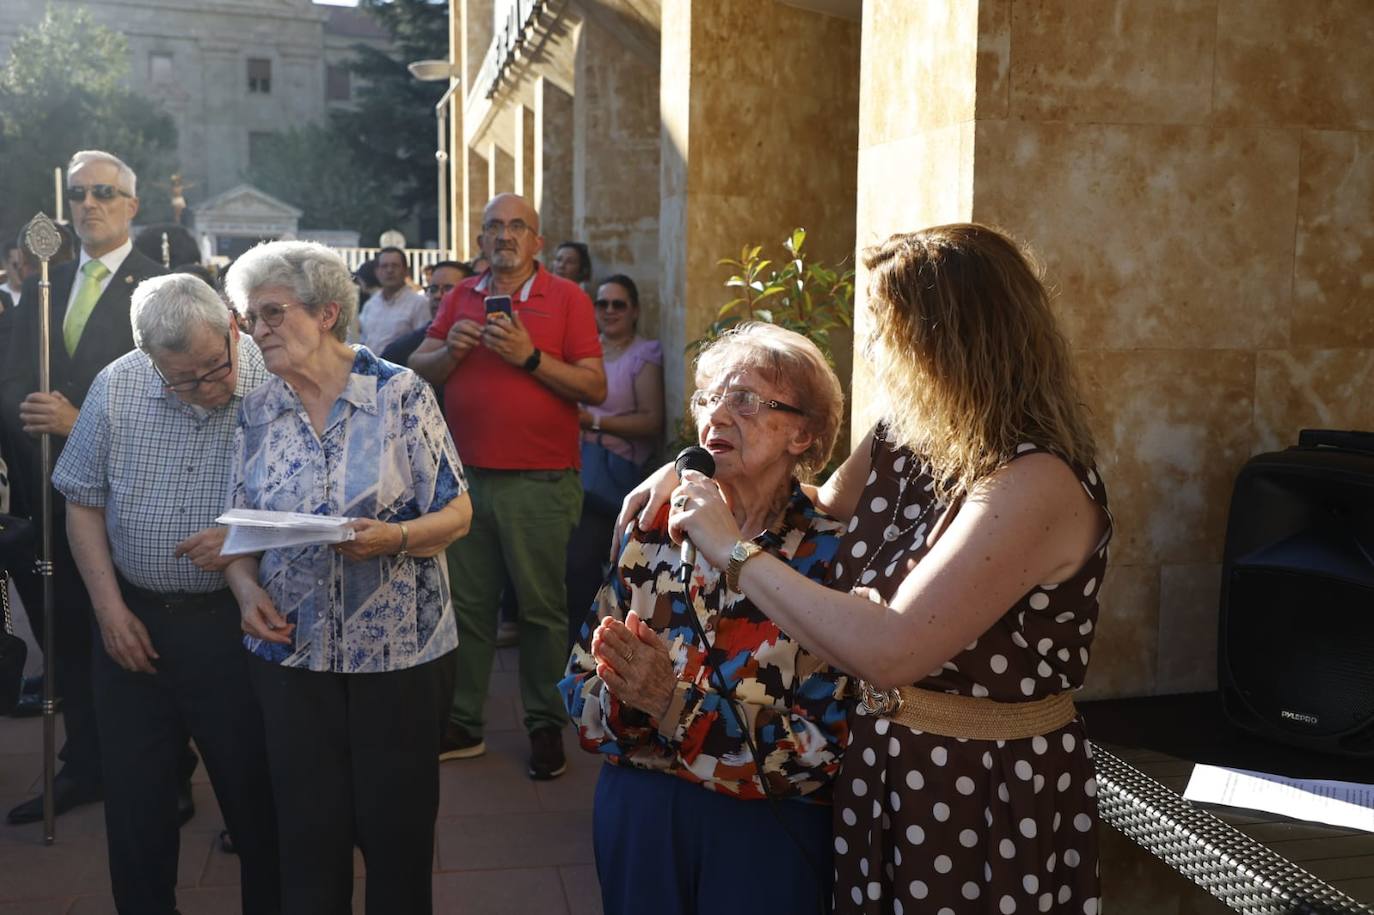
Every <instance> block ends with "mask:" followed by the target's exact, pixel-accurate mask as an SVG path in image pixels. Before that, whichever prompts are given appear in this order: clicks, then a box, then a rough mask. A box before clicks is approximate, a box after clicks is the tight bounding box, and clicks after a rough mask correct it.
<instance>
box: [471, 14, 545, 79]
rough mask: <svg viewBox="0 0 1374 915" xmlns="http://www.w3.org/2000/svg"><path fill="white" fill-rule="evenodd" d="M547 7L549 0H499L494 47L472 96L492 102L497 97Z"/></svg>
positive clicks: (484, 59)
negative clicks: (534, 26) (521, 49)
mask: <svg viewBox="0 0 1374 915" xmlns="http://www.w3.org/2000/svg"><path fill="white" fill-rule="evenodd" d="M546 5H547V0H496V3H495V4H494V8H493V10H492V15H493V19H494V21H493V29H492V39H491V46H490V47H488V48H487V53H486V56H484V57H483V58H482V66H481V68H480V69H478V71H477V78H476V79H475V80H473V84H472V86H470V87H469V90H468V91H469V95H473V96H479V97H482V98H491V97H492V96H493V95H495V94H496V88H497V86H498V85H500V82H501V77H502V75H503V74H504V73H505V71H506V68H507V67H509V66H510V64H511V62H512V61H514V60H515V55H516V51H517V50H518V49H519V47H520V45H521V44H523V43H524V41H525V39H526V38H527V37H528V32H529V30H530V28H531V27H532V26H533V25H534V23H535V21H536V20H538V18H539V15H540V13H541V12H542V11H543V8H544V7H545V6H546Z"/></svg>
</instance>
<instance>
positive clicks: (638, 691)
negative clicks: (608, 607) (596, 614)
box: [592, 610, 677, 718]
mask: <svg viewBox="0 0 1374 915" xmlns="http://www.w3.org/2000/svg"><path fill="white" fill-rule="evenodd" d="M592 657H593V658H595V659H596V675H597V676H598V677H600V678H601V681H602V682H603V683H605V684H606V686H607V687H608V688H609V689H610V691H611V692H612V693H614V694H615V697H616V698H617V699H619V700H620V701H621V702H622V703H623V704H625V705H628V706H630V707H631V708H636V709H639V710H640V711H641V712H644V713H645V714H646V715H650V716H652V717H654V718H662V717H663V716H664V715H665V714H666V713H667V711H668V706H669V704H670V703H671V702H672V701H673V688H674V687H675V686H676V685H677V675H676V674H675V673H674V672H673V661H672V658H670V657H669V656H668V646H667V645H665V644H664V643H663V639H661V638H659V635H658V633H657V632H654V630H653V629H651V628H650V627H649V624H648V623H646V622H644V621H643V620H642V619H640V618H639V614H638V613H636V612H635V611H633V610H631V611H630V612H629V613H627V614H626V615H625V621H624V622H623V623H622V622H621V621H620V620H618V619H615V618H614V617H610V616H608V617H605V618H604V619H602V621H601V625H599V626H597V627H596V631H595V632H594V633H592Z"/></svg>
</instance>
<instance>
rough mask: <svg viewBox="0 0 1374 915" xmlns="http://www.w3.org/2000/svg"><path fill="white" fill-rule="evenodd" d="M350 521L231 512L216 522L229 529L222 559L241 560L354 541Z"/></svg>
mask: <svg viewBox="0 0 1374 915" xmlns="http://www.w3.org/2000/svg"><path fill="white" fill-rule="evenodd" d="M352 520H353V519H352V518H340V517H337V516H331V515H307V514H304V513H302V512H269V511H258V510H257V509H252V508H234V509H230V510H229V511H227V512H225V513H224V514H222V515H220V516H219V517H218V518H216V519H215V521H216V522H217V523H219V524H227V525H229V535H228V536H227V537H225V538H224V548H223V549H222V550H221V551H220V553H221V555H224V556H242V555H243V554H245V553H261V552H262V551H263V550H271V549H279V548H281V547H286V546H303V545H306V544H311V543H342V542H343V541H345V540H352V539H353V529H352V528H351V527H349V526H348V523H349V522H350V521H352Z"/></svg>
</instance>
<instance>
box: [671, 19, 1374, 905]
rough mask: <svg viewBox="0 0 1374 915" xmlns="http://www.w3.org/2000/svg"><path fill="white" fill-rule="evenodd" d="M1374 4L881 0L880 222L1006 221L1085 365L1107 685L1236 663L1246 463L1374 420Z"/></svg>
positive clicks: (864, 143)
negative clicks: (1228, 584)
mask: <svg viewBox="0 0 1374 915" xmlns="http://www.w3.org/2000/svg"><path fill="white" fill-rule="evenodd" d="M671 6H673V4H671V3H669V4H665V23H664V36H665V41H666V40H668V38H669V36H670V35H671V34H672V31H671V30H670V28H669V25H668V23H667V21H666V14H667V10H668V9H669V8H670V7H671ZM1371 28H1374V7H1371V6H1370V5H1369V4H1360V3H1355V4H1328V5H1324V6H1323V7H1322V9H1321V13H1320V15H1315V14H1311V11H1310V10H1306V9H1305V8H1302V7H1298V6H1294V5H1291V4H1283V3H1277V2H1270V3H1261V4H1254V3H1243V2H1241V0H1215V2H1206V3H1203V2H1191V0H1174V2H1169V3H1166V4H1162V5H1152V4H1139V3H1132V2H1130V0H1040V2H1037V3H1034V4H1029V3H1025V4H1013V3H1009V2H1006V0H979V2H978V3H976V4H973V3H963V4H960V3H954V2H929V3H916V4H913V3H910V2H906V0H865V3H864V5H863V78H862V86H863V89H862V93H863V96H862V99H861V102H860V143H859V145H860V152H859V163H860V165H859V189H858V203H859V206H858V240H859V242H860V244H861V245H862V244H863V243H865V242H867V241H870V240H877V239H881V238H883V237H885V236H886V235H887V234H889V233H891V232H894V231H899V230H913V229H919V228H921V227H923V226H928V225H931V224H934V223H942V222H948V221H951V220H961V219H973V220H976V221H978V222H983V223H988V224H992V225H996V226H998V227H1000V228H1002V229H1003V230H1005V231H1006V232H1008V233H1009V234H1010V235H1012V236H1013V237H1014V238H1016V239H1017V240H1018V241H1020V242H1022V243H1024V244H1026V245H1028V246H1029V247H1030V248H1031V249H1032V250H1033V251H1034V253H1035V254H1036V255H1037V258H1038V260H1039V261H1040V262H1041V263H1043V265H1044V270H1045V277H1046V280H1047V283H1048V285H1049V287H1050V289H1051V290H1052V291H1053V293H1054V296H1055V297H1054V308H1055V311H1056V313H1057V315H1058V317H1059V320H1060V326H1061V328H1062V330H1063V331H1064V334H1065V336H1066V337H1067V339H1068V341H1069V343H1070V345H1071V346H1072V348H1073V351H1074V354H1075V358H1076V360H1077V363H1078V368H1079V371H1080V374H1081V376H1082V378H1083V381H1084V385H1083V397H1084V400H1085V401H1086V402H1087V404H1088V406H1089V408H1090V409H1091V418H1092V420H1093V423H1094V432H1095V436H1096V441H1097V447H1098V467H1099V470H1100V472H1101V474H1102V476H1103V478H1104V480H1105V481H1106V484H1107V487H1108V489H1109V490H1110V492H1111V499H1112V509H1113V514H1114V516H1115V520H1116V536H1115V539H1114V540H1113V543H1112V566H1111V569H1110V570H1109V571H1108V573H1107V577H1106V579H1105V580H1104V583H1103V591H1102V597H1101V604H1102V619H1101V620H1100V623H1099V625H1098V627H1097V629H1096V633H1097V636H1096V639H1095V642H1094V644H1093V661H1092V665H1091V668H1090V670H1089V674H1088V678H1087V683H1086V685H1085V688H1084V695H1086V696H1091V697H1093V698H1100V697H1106V696H1130V695H1143V694H1152V693H1173V692H1186V691H1194V690H1205V689H1211V688H1213V687H1214V686H1215V684H1216V680H1215V659H1216V636H1217V607H1218V602H1217V594H1218V590H1219V587H1220V560H1221V557H1222V548H1223V545H1224V541H1225V528H1226V514H1227V505H1228V502H1229V496H1230V491H1231V487H1232V485H1233V482H1234V479H1235V475H1236V472H1237V471H1238V469H1239V468H1240V466H1241V465H1242V464H1243V463H1244V461H1245V460H1246V459H1247V458H1248V457H1249V456H1250V455H1252V454H1255V453H1257V452H1261V451H1269V450H1277V449H1280V448H1283V447H1285V446H1287V445H1289V444H1292V443H1293V442H1294V441H1296V436H1297V432H1298V430H1299V429H1301V428H1303V427H1304V426H1325V427H1328V428H1344V429H1360V428H1370V427H1371V426H1372V425H1374V399H1371V398H1369V397H1368V396H1366V395H1365V391H1366V390H1367V388H1368V386H1369V383H1370V382H1369V379H1370V378H1374V317H1371V315H1374V309H1371V308H1370V307H1369V306H1370V302H1371V300H1370V295H1369V288H1368V287H1369V284H1368V283H1367V282H1366V283H1365V284H1364V287H1363V288H1361V287H1360V286H1359V280H1358V279H1357V278H1358V277H1360V276H1365V277H1368V276H1370V275H1374V142H1371V140H1370V136H1371V134H1370V131H1371V129H1374V83H1371V82H1370V80H1369V79H1368V78H1367V74H1368V73H1370V72H1372V71H1374V45H1371V44H1370V42H1369V41H1368V40H1367V36H1368V35H1369V33H1370V29H1371ZM697 47H698V45H697V44H696V43H695V42H694V43H693V44H692V49H693V51H695V50H696V49H697ZM669 351H670V352H671V350H669ZM867 394H868V390H867V389H865V388H864V387H861V386H859V385H856V387H855V396H856V399H857V400H859V402H860V403H861V404H862V403H863V401H864V399H865V398H866V397H867ZM861 429H862V426H861V425H860V424H858V423H856V424H855V434H856V435H857V434H859V432H860V431H861ZM1106 874H1107V869H1106V868H1104V876H1105V875H1106ZM1109 892H1110V890H1109ZM1123 895H1124V894H1123Z"/></svg>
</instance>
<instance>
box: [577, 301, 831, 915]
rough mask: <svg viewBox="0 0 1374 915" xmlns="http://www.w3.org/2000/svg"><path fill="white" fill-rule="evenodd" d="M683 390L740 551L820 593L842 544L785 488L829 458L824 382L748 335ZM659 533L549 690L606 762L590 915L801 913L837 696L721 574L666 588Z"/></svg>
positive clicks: (610, 587) (773, 335) (814, 886)
mask: <svg viewBox="0 0 1374 915" xmlns="http://www.w3.org/2000/svg"><path fill="white" fill-rule="evenodd" d="M696 380H697V386H698V388H699V390H697V391H696V393H695V394H694V395H693V396H692V401H691V404H692V415H693V417H694V419H695V420H696V426H697V435H698V439H699V441H700V443H701V445H702V446H703V447H705V448H706V450H708V451H709V452H711V455H712V456H713V458H714V459H715V464H716V473H715V477H714V482H715V483H716V484H717V485H718V486H719V487H720V490H721V492H722V493H723V495H724V497H725V500H726V502H727V503H728V504H729V505H730V508H731V511H732V512H733V513H734V516H735V518H736V520H737V521H738V522H739V524H740V529H741V531H742V532H743V537H744V539H743V540H741V541H740V543H739V544H737V548H738V549H739V550H741V551H746V552H747V551H758V550H763V551H766V552H768V553H771V554H773V555H775V556H777V557H778V558H780V559H782V560H783V561H784V562H786V563H788V564H789V565H790V566H791V567H792V568H794V569H796V570H797V571H799V572H801V573H802V574H804V575H806V576H809V577H811V578H814V579H816V580H817V581H822V580H824V579H825V577H826V576H827V574H828V573H829V570H830V565H831V562H832V560H833V559H834V556H835V553H836V550H837V547H838V541H839V536H840V534H841V532H842V531H843V527H842V525H841V524H840V523H839V522H837V521H835V520H834V519H833V518H830V517H828V516H826V515H824V514H822V513H820V512H819V511H817V510H816V507H815V506H814V505H813V504H812V502H811V500H810V499H808V498H807V497H806V495H805V493H803V491H802V489H801V486H800V483H799V479H798V478H799V477H803V478H805V477H809V476H810V475H811V474H813V473H814V472H815V471H816V470H818V469H820V468H821V467H823V466H824V465H825V462H826V460H827V459H828V458H829V456H830V450H831V448H832V446H833V445H834V443H835V436H836V434H837V431H838V429H839V425H840V416H841V412H842V409H843V395H842V394H841V392H840V385H839V381H838V380H837V379H836V378H835V373H834V372H833V371H831V369H830V366H829V365H827V364H826V361H825V358H824V357H823V356H822V355H821V353H820V351H819V350H818V349H817V348H816V346H815V344H813V343H812V342H811V341H809V340H807V339H806V338H805V337H803V336H801V335H800V334H796V333H793V332H792V331H788V330H783V329H782V328H779V327H775V326H773V325H770V324H744V325H741V326H740V327H739V328H737V329H736V330H733V331H731V332H729V333H727V334H726V335H725V336H724V337H722V338H721V339H720V340H718V341H716V342H715V343H713V344H712V345H711V346H710V347H708V348H707V349H706V350H704V351H703V352H702V353H701V356H700V358H699V359H698V361H697V367H696ZM667 515H668V512H667V508H666V507H665V508H664V509H663V510H662V511H660V512H659V514H658V517H657V518H656V519H655V523H654V524H652V525H650V526H649V527H648V528H647V529H642V528H640V527H638V526H635V527H634V528H632V529H631V531H630V533H629V536H628V539H627V540H626V541H625V542H624V544H623V545H622V547H621V552H620V556H619V560H618V563H617V570H616V573H615V574H614V575H613V576H612V579H611V581H610V582H609V583H608V584H607V585H605V586H604V587H603V588H602V589H601V592H600V593H599V594H598V595H597V603H596V606H594V607H593V608H592V615H591V618H590V619H589V621H588V623H587V625H586V626H584V627H583V630H582V635H581V638H580V640H579V643H578V645H577V646H576V647H575V648H574V649H573V654H572V658H571V660H570V662H569V667H568V674H567V677H566V678H565V679H564V680H563V682H562V684H561V687H562V689H563V692H564V698H565V700H566V701H567V703H568V710H569V712H570V714H571V717H572V719H573V722H574V724H576V725H577V728H578V731H579V734H580V736H581V740H582V745H583V747H584V748H585V749H587V750H589V751H591V752H596V753H600V754H602V755H603V756H604V757H605V758H606V760H607V762H608V763H609V765H605V766H603V767H602V770H601V776H600V779H599V781H598V783H597V788H596V801H595V812H594V820H593V833H594V842H595V848H596V861H597V874H598V876H599V877H600V880H601V895H602V901H603V904H604V905H605V910H606V912H607V913H611V915H615V913H635V912H647V911H655V912H663V913H684V915H685V913H692V912H703V913H705V912H725V911H736V910H738V911H756V912H811V911H816V910H817V908H818V907H819V906H821V905H822V901H823V900H828V899H829V895H830V883H831V862H830V841H831V826H830V808H829V805H828V798H829V787H830V781H831V779H832V778H833V776H834V774H835V772H836V770H837V769H838V768H839V759H840V753H841V750H842V748H843V746H844V739H845V735H846V733H847V732H846V725H845V712H846V706H845V704H844V702H843V701H842V699H841V698H840V697H841V695H842V687H843V685H844V677H843V676H842V675H841V674H839V673H838V672H836V671H834V670H832V669H831V668H830V667H828V666H826V665H825V664H824V663H822V662H821V661H820V660H819V659H818V658H816V657H814V656H813V655H811V654H810V653H808V652H807V651H805V650H804V649H803V648H802V647H801V646H800V645H798V644H797V643H796V642H794V641H792V639H791V638H790V637H789V636H788V635H787V633H785V632H782V631H781V630H779V629H778V627H777V626H776V625H774V624H773V622H772V621H771V620H769V619H768V618H767V617H766V616H764V615H763V614H762V613H760V612H759V610H758V608H757V607H755V606H754V604H753V602H751V601H750V600H749V599H748V598H746V597H745V596H744V595H742V594H740V593H739V588H738V587H737V586H736V584H735V583H734V581H732V580H731V574H730V572H729V570H727V571H725V572H718V571H716V570H715V569H712V568H711V567H710V566H709V565H707V564H705V563H701V564H698V565H697V566H695V567H694V568H692V569H691V578H690V581H689V582H688V584H687V585H686V586H682V585H679V584H678V582H679V581H680V580H681V579H680V578H679V573H680V572H682V571H683V569H682V561H681V559H680V557H679V551H678V547H677V545H676V544H674V543H672V542H671V541H670V540H669V538H668V530H667V527H668V525H667ZM693 618H695V620H694V619H693ZM694 622H699V624H700V629H698V627H697V626H696V625H694ZM698 632H700V633H701V634H702V635H704V636H705V640H704V641H703V639H702V637H701V635H699V634H698ZM741 713H742V715H741Z"/></svg>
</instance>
